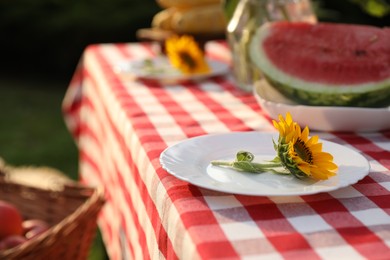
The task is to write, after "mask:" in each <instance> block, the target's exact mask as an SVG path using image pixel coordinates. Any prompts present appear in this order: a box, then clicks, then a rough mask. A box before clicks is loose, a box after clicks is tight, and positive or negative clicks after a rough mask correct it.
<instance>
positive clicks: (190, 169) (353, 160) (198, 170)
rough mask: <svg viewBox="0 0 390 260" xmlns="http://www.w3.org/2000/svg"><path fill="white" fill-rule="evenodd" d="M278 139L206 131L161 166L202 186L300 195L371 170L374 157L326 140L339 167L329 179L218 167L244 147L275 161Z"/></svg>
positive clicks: (168, 153)
mask: <svg viewBox="0 0 390 260" xmlns="http://www.w3.org/2000/svg"><path fill="white" fill-rule="evenodd" d="M272 138H274V140H277V138H278V135H276V134H271V133H259V132H233V133H227V134H216V135H204V136H199V137H194V138H190V139H187V140H184V141H182V142H180V143H178V144H175V145H173V146H170V147H168V148H167V149H165V150H164V151H163V152H162V153H161V155H160V163H161V166H162V167H163V168H164V169H165V170H167V171H168V172H169V173H170V174H172V175H173V176H176V177H177V178H179V179H181V180H184V181H187V182H189V183H191V184H194V185H196V186H199V187H203V188H207V189H211V190H216V191H221V192H227V193H233V194H243V195H254V196H296V195H309V194H315V193H320V192H329V191H333V190H336V189H339V188H343V187H346V186H349V185H352V184H354V183H356V182H358V181H359V180H361V179H363V178H364V177H365V176H366V175H367V174H368V173H369V170H370V166H369V164H368V161H367V160H366V159H365V158H364V157H363V156H362V155H361V154H359V153H357V152H355V151H353V150H351V149H349V148H346V147H345V146H342V145H339V144H336V143H332V142H328V141H322V143H323V151H325V152H328V153H331V154H332V155H333V156H334V162H335V163H336V164H337V165H338V167H339V170H338V173H337V175H336V176H333V177H331V178H329V179H328V180H325V181H315V180H299V179H297V178H295V177H293V176H290V175H280V174H274V173H271V172H265V173H258V174H257V173H246V172H238V171H235V170H232V169H228V168H224V167H219V166H213V165H211V164H210V162H211V161H212V160H223V161H231V160H234V158H235V156H236V153H237V152H238V151H239V150H245V151H249V152H251V153H253V154H254V155H255V161H256V162H264V161H265V160H272V159H273V158H274V157H275V155H276V152H275V150H274V148H273V143H272Z"/></svg>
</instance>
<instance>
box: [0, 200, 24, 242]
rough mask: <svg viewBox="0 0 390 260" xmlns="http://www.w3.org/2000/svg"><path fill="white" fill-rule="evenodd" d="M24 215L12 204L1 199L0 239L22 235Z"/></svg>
mask: <svg viewBox="0 0 390 260" xmlns="http://www.w3.org/2000/svg"><path fill="white" fill-rule="evenodd" d="M22 221H23V219H22V216H21V214H20V212H19V210H18V209H17V208H16V207H15V206H14V205H12V204H10V203H8V202H5V201H2V200H0V240H2V239H4V238H5V237H8V236H11V235H22V233H23V227H22Z"/></svg>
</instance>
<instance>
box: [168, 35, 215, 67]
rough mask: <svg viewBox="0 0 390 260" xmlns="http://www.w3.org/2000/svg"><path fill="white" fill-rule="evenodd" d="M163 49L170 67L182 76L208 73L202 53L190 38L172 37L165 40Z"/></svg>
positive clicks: (184, 36) (186, 36)
mask: <svg viewBox="0 0 390 260" xmlns="http://www.w3.org/2000/svg"><path fill="white" fill-rule="evenodd" d="M165 49H166V53H167V56H168V59H169V61H170V62H171V64H172V66H173V67H175V68H177V69H179V70H180V71H181V72H183V73H184V74H201V73H207V72H209V71H210V68H209V66H208V64H207V62H206V60H205V58H204V53H203V51H202V50H201V49H200V48H199V45H198V44H197V43H196V41H195V40H194V38H193V37H191V36H188V35H183V36H180V37H179V36H173V37H171V38H169V39H167V40H166V42H165Z"/></svg>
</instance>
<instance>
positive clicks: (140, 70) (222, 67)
mask: <svg viewBox="0 0 390 260" xmlns="http://www.w3.org/2000/svg"><path fill="white" fill-rule="evenodd" d="M206 61H207V63H208V65H209V67H210V72H208V73H199V74H191V75H187V74H183V73H182V72H180V71H179V70H178V69H176V68H174V67H172V66H171V64H170V62H169V60H168V58H167V57H165V56H157V57H153V58H147V59H139V60H129V61H122V62H120V63H119V64H117V65H116V66H114V71H115V72H117V73H121V74H130V75H133V76H135V77H137V78H143V79H148V80H157V81H159V82H162V83H177V82H180V81H186V80H201V79H205V78H208V77H213V76H218V75H222V74H224V73H226V72H227V71H228V70H229V66H228V64H226V63H223V62H220V61H216V60H211V59H206ZM150 64H152V66H150Z"/></svg>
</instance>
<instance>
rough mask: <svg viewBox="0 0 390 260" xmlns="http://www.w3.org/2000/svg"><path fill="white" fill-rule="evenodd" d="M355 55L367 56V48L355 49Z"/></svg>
mask: <svg viewBox="0 0 390 260" xmlns="http://www.w3.org/2000/svg"><path fill="white" fill-rule="evenodd" d="M355 55H356V56H357V57H361V56H366V55H367V52H366V51H365V50H355Z"/></svg>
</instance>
